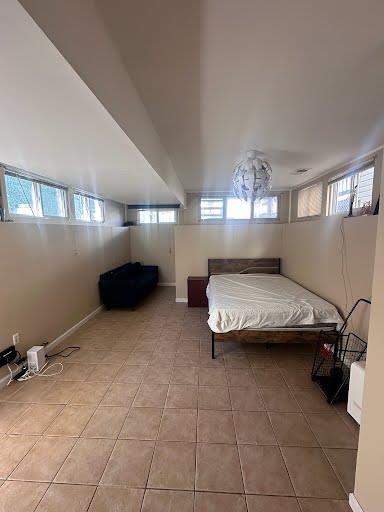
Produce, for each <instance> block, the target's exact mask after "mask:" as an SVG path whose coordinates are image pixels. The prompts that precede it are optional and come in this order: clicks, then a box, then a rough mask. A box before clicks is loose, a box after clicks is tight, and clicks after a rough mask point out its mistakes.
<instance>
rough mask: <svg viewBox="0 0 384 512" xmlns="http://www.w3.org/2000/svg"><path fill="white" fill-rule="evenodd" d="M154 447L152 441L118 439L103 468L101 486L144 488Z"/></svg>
mask: <svg viewBox="0 0 384 512" xmlns="http://www.w3.org/2000/svg"><path fill="white" fill-rule="evenodd" d="M154 446H155V443H154V442H153V441H137V440H120V439H119V440H118V441H117V442H116V445H115V447H114V449H113V452H112V455H111V458H110V459H109V461H108V464H107V467H106V468H105V471H104V474H103V477H102V479H101V484H102V485H123V486H127V487H141V488H144V487H145V484H146V482H147V478H148V473H149V468H150V465H151V460H152V455H153V450H154Z"/></svg>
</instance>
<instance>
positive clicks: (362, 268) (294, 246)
mask: <svg viewBox="0 0 384 512" xmlns="http://www.w3.org/2000/svg"><path fill="white" fill-rule="evenodd" d="M342 230H343V231H344V239H345V243H344V246H343V237H342ZM376 231H377V216H367V217H355V218H352V219H348V218H347V219H343V218H342V217H340V216H331V217H326V218H324V219H321V220H313V221H306V222H295V223H292V224H285V225H284V232H283V249H282V253H281V256H282V273H283V274H284V275H286V276H287V277H289V278H290V279H293V280H294V281H297V282H298V283H300V284H302V285H303V286H304V287H306V288H308V289H309V290H311V291H313V292H315V293H316V294H318V295H320V296H321V297H323V298H324V299H326V300H328V301H330V302H331V303H332V304H334V305H335V306H337V307H338V308H339V309H340V311H341V312H343V313H346V312H347V311H348V310H349V309H350V308H351V306H352V304H353V303H354V302H355V301H356V300H357V299H358V298H360V297H365V298H368V299H369V298H371V293H372V276H373V261H374V254H375V243H376ZM342 254H343V255H344V265H343V271H342ZM343 273H344V276H345V285H344V279H343ZM360 311H361V312H362V314H361V315H360V314H357V315H356V316H355V315H354V319H355V320H354V321H353V323H352V330H355V331H356V332H357V333H360V334H361V335H362V336H363V338H364V339H367V334H368V321H369V306H363V307H362V308H361V309H360Z"/></svg>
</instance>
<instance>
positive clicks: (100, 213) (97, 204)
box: [87, 197, 104, 222]
mask: <svg viewBox="0 0 384 512" xmlns="http://www.w3.org/2000/svg"><path fill="white" fill-rule="evenodd" d="M87 199H88V204H89V213H90V217H91V220H92V221H93V222H103V220H104V201H102V200H101V199H95V198H94V197H88V198H87Z"/></svg>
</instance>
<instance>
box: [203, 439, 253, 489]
mask: <svg viewBox="0 0 384 512" xmlns="http://www.w3.org/2000/svg"><path fill="white" fill-rule="evenodd" d="M195 488H196V490H197V491H212V492H229V493H243V492H244V487H243V479H242V476H241V470H240V461H239V455H238V451H237V446H236V445H229V444H200V443H199V444H198V445H197V452H196V487H195Z"/></svg>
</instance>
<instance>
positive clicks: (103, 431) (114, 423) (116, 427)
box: [81, 407, 129, 439]
mask: <svg viewBox="0 0 384 512" xmlns="http://www.w3.org/2000/svg"><path fill="white" fill-rule="evenodd" d="M128 411H129V408H128V407H98V408H97V409H96V411H95V413H94V414H93V416H92V418H91V419H90V420H89V422H88V424H87V426H86V427H85V429H84V431H83V433H82V434H81V437H96V438H97V437H99V438H101V437H107V438H111V439H117V436H118V435H119V433H120V430H121V427H122V426H123V423H124V420H125V418H126V416H127V414H128Z"/></svg>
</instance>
